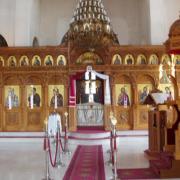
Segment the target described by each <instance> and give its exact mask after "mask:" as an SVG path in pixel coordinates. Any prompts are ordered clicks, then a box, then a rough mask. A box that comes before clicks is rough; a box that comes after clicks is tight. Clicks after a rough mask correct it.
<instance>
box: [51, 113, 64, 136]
mask: <svg viewBox="0 0 180 180" xmlns="http://www.w3.org/2000/svg"><path fill="white" fill-rule="evenodd" d="M58 127H59V128H60V132H61V131H62V125H61V116H60V115H59V114H58V113H55V114H51V115H50V116H49V118H48V134H49V135H51V136H52V135H53V136H55V135H56V133H57V130H58Z"/></svg>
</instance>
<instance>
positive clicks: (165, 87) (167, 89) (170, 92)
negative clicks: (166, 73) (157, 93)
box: [158, 83, 174, 100]
mask: <svg viewBox="0 0 180 180" xmlns="http://www.w3.org/2000/svg"><path fill="white" fill-rule="evenodd" d="M158 89H159V90H161V91H162V92H164V93H166V94H167V100H173V99H174V87H173V85H172V84H169V83H168V84H159V86H158Z"/></svg>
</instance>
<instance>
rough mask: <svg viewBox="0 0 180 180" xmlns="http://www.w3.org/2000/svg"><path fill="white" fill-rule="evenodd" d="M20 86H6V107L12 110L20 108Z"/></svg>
mask: <svg viewBox="0 0 180 180" xmlns="http://www.w3.org/2000/svg"><path fill="white" fill-rule="evenodd" d="M19 91H20V90H19V86H13V85H12V86H5V97H4V102H5V107H7V108H9V109H11V108H14V107H19V105H20V92H19Z"/></svg>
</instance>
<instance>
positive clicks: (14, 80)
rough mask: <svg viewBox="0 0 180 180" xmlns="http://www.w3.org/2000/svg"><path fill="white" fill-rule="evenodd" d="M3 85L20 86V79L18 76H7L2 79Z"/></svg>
mask: <svg viewBox="0 0 180 180" xmlns="http://www.w3.org/2000/svg"><path fill="white" fill-rule="evenodd" d="M3 81H4V85H19V84H21V77H19V76H18V75H8V76H6V77H4V78H3Z"/></svg>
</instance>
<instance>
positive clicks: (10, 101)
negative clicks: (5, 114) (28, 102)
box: [8, 95, 12, 109]
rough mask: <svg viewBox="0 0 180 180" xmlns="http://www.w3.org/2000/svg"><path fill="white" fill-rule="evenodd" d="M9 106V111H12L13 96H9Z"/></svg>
mask: <svg viewBox="0 0 180 180" xmlns="http://www.w3.org/2000/svg"><path fill="white" fill-rule="evenodd" d="M8 105H9V109H12V99H11V95H9V96H8Z"/></svg>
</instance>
